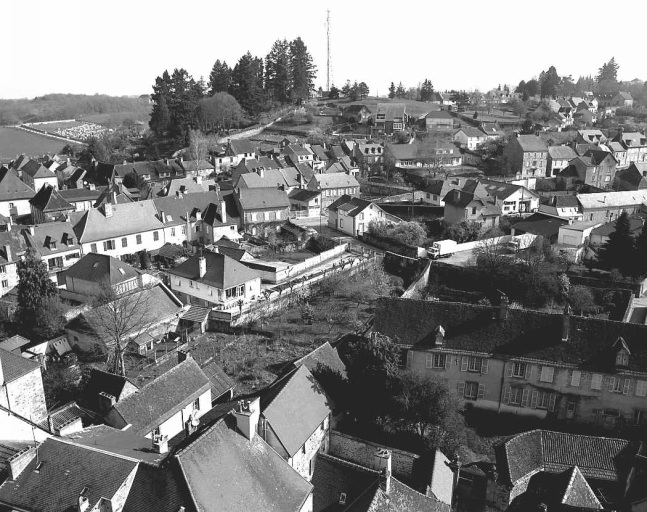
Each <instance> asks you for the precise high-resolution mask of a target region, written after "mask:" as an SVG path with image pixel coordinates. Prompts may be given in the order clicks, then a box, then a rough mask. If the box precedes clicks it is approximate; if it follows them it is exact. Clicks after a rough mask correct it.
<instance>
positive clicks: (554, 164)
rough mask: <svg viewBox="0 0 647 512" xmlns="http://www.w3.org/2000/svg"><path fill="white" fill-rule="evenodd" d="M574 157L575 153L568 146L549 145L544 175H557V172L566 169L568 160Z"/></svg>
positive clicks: (550, 176)
mask: <svg viewBox="0 0 647 512" xmlns="http://www.w3.org/2000/svg"><path fill="white" fill-rule="evenodd" d="M576 157H577V153H576V152H575V150H574V149H573V148H571V147H570V146H549V147H548V161H547V163H546V164H547V165H546V171H547V172H546V176H547V177H549V178H552V177H554V176H557V174H558V173H559V172H560V171H563V170H564V169H566V167H568V164H569V162H570V161H571V160H573V158H576Z"/></svg>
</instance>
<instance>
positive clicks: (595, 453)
mask: <svg viewBox="0 0 647 512" xmlns="http://www.w3.org/2000/svg"><path fill="white" fill-rule="evenodd" d="M637 449H638V448H637V445H635V444H632V442H631V441H627V440H625V439H614V438H610V437H594V436H583V435H579V434H568V433H564V432H552V431H549V430H532V431H530V432H525V433H523V434H519V435H517V436H515V437H513V438H512V439H510V440H508V441H506V442H505V443H504V444H503V454H504V457H505V461H504V462H505V463H504V466H507V467H506V471H507V475H506V476H507V478H508V479H509V480H510V482H511V483H513V484H514V483H515V482H517V481H519V480H520V479H522V478H524V477H525V476H526V475H528V474H529V473H532V472H534V471H537V470H539V471H547V472H550V473H562V472H564V471H566V470H568V469H569V468H571V467H573V466H577V467H578V468H579V469H580V471H581V473H582V475H584V477H586V478H594V479H597V480H613V481H615V480H617V479H618V477H619V476H621V475H622V474H624V470H625V468H626V461H627V459H630V458H632V457H633V456H634V455H635V454H636V453H637Z"/></svg>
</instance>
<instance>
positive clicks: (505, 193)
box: [479, 179, 539, 201]
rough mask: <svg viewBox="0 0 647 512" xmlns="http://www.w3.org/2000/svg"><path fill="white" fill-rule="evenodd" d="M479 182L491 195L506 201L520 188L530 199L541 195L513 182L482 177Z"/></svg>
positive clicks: (525, 196)
mask: <svg viewBox="0 0 647 512" xmlns="http://www.w3.org/2000/svg"><path fill="white" fill-rule="evenodd" d="M479 183H480V184H481V185H483V187H484V188H485V190H486V191H487V193H488V194H489V195H490V196H494V197H496V198H497V199H500V200H502V201H504V200H505V199H506V198H508V197H510V196H511V195H512V194H514V193H515V192H518V191H519V190H522V191H523V195H524V198H528V199H530V198H531V197H534V198H537V197H539V195H538V194H537V193H536V192H533V191H532V190H528V189H527V188H526V187H524V186H522V185H515V184H513V183H505V182H502V181H494V180H486V179H481V180H479Z"/></svg>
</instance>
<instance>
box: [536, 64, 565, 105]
mask: <svg viewBox="0 0 647 512" xmlns="http://www.w3.org/2000/svg"><path fill="white" fill-rule="evenodd" d="M540 84H541V97H542V98H554V97H556V96H557V88H558V87H559V84H560V78H559V75H558V74H557V70H556V69H555V66H551V67H549V68H548V71H546V72H545V73H542V75H541V78H540Z"/></svg>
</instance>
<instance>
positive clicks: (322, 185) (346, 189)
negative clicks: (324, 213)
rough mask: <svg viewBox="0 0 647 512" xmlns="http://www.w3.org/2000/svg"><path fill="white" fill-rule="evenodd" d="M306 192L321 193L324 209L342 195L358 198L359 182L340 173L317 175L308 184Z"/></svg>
mask: <svg viewBox="0 0 647 512" xmlns="http://www.w3.org/2000/svg"><path fill="white" fill-rule="evenodd" d="M308 190H310V191H313V192H321V206H322V208H324V209H325V208H328V206H330V205H331V204H332V203H333V202H335V201H336V200H337V199H339V198H340V197H341V196H343V195H349V196H359V182H358V181H357V179H355V177H353V176H351V175H349V174H345V173H341V172H335V173H330V174H317V175H315V176H314V177H313V178H312V180H311V181H310V183H308Z"/></svg>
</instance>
